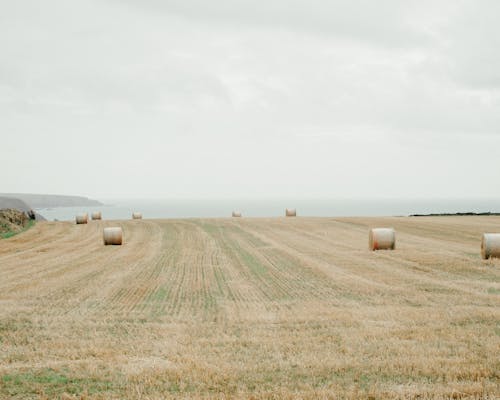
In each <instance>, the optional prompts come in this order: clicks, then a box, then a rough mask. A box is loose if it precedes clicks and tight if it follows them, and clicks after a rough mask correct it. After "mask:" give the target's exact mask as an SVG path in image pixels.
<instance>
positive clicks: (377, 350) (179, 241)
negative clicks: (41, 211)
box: [0, 217, 500, 399]
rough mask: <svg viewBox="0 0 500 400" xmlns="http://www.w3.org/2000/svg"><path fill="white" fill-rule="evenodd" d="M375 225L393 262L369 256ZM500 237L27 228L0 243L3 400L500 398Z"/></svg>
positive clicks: (294, 225) (476, 228) (452, 225)
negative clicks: (107, 238) (486, 247)
mask: <svg viewBox="0 0 500 400" xmlns="http://www.w3.org/2000/svg"><path fill="white" fill-rule="evenodd" d="M105 226H121V227H122V228H123V232H124V244H123V245H122V246H104V245H103V242H102V229H103V227H105ZM378 226H382V227H384V226H389V227H394V228H395V229H396V235H397V237H396V250H395V251H379V252H371V251H369V250H368V230H369V228H371V227H378ZM499 231H500V217H432V218H430V217H429V218H336V219H334V218H303V217H298V218H285V217H282V218H274V219H244V218H243V219H240V218H232V219H230V218H228V219H189V220H147V219H145V220H130V221H112V222H111V221H89V223H88V224H87V225H76V224H74V223H64V222H40V223H38V224H36V225H35V226H34V227H32V228H31V229H29V230H28V231H26V232H24V233H22V234H19V235H17V236H15V237H12V238H10V239H4V240H0V398H1V399H11V398H12V399H45V398H47V399H52V398H65V399H70V398H75V399H76V398H78V399H80V398H83V399H163V398H254V399H261V398H262V399H268V398H269V399H271V398H272V399H281V398H284V399H287V398H303V399H316V398H325V399H327V398H332V399H333V398H339V399H340V398H352V399H355V398H356V399H357V398H366V399H368V398H370V399H379V398H419V399H423V398H484V399H486V398H499V397H500V380H499V378H500V357H499V354H500V260H498V259H492V260H488V261H483V260H482V259H481V257H480V241H481V234H482V233H483V232H499Z"/></svg>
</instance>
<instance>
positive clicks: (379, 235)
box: [369, 228, 396, 250]
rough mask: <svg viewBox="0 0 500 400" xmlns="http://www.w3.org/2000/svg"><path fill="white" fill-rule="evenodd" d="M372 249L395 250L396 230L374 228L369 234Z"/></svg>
mask: <svg viewBox="0 0 500 400" xmlns="http://www.w3.org/2000/svg"><path fill="white" fill-rule="evenodd" d="M369 247H370V250H394V249H395V248H396V232H395V231H394V229H392V228H373V229H370V235H369Z"/></svg>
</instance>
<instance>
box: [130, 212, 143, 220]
mask: <svg viewBox="0 0 500 400" xmlns="http://www.w3.org/2000/svg"><path fill="white" fill-rule="evenodd" d="M132 219H142V214H141V213H140V212H135V213H132Z"/></svg>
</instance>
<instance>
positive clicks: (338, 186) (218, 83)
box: [0, 0, 500, 199]
mask: <svg viewBox="0 0 500 400" xmlns="http://www.w3.org/2000/svg"><path fill="white" fill-rule="evenodd" d="M0 3H1V10H2V11H1V12H0V165H1V167H0V192H26V193H54V194H74V195H85V196H89V197H94V198H153V199H154V198H266V197H295V198H303V197H307V198H337V197H340V198H375V197H384V198H414V197H417V198H457V197H458V198H470V197H476V198H491V197H499V198H500V51H499V49H500V24H499V23H498V21H499V20H500V2H498V1H495V0H489V1H488V0H483V1H474V0H470V1H463V0H450V1H425V0H424V1H409V0H408V1H401V0H394V1H392V0H391V1H387V0H385V1H384V0H382V1H372V0H358V1H356V0H354V1H351V0H341V1H337V0H274V1H271V0H266V1H264V0H213V1H206V0H141V1H139V0H135V1H133V0H128V1H127V0H125V1H123V0H122V1H119V0H98V1H97V0H96V1H92V0H86V1H73V0H47V1H43V2H41V1H39V0H31V1H26V0H16V1H8V0H0Z"/></svg>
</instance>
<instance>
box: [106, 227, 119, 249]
mask: <svg viewBox="0 0 500 400" xmlns="http://www.w3.org/2000/svg"><path fill="white" fill-rule="evenodd" d="M102 236H103V239H104V244H105V245H108V244H115V245H121V244H122V241H123V231H122V228H120V227H110V228H104V231H103V235H102Z"/></svg>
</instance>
